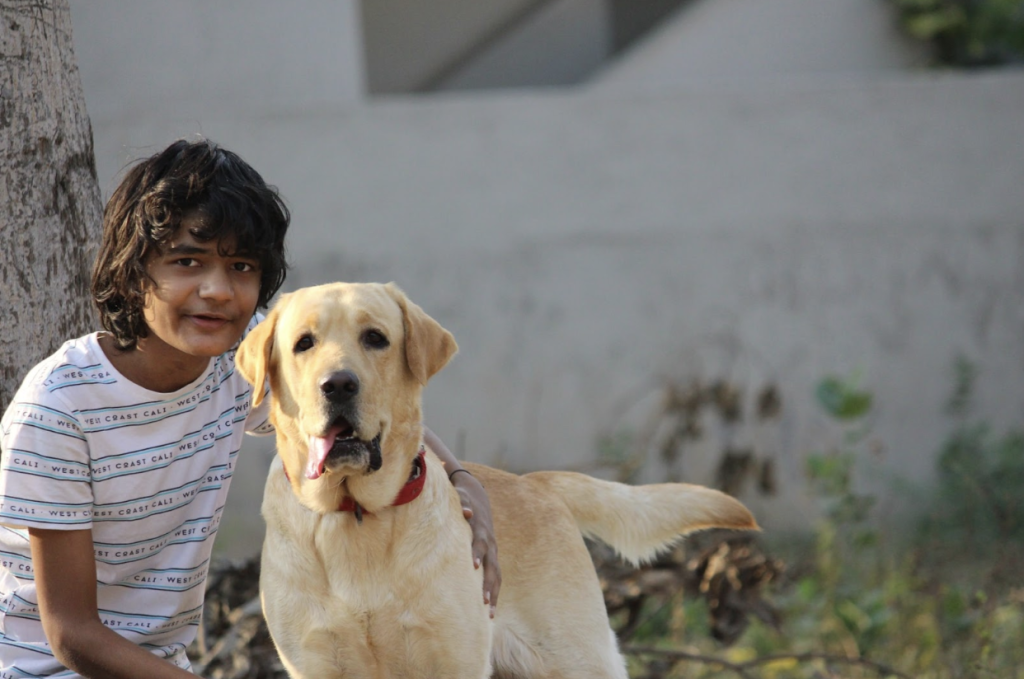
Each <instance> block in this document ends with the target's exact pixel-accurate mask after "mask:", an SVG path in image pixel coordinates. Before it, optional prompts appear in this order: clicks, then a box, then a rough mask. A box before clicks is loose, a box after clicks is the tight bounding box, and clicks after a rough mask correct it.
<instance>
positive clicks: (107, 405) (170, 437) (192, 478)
mask: <svg viewBox="0 0 1024 679" xmlns="http://www.w3.org/2000/svg"><path fill="white" fill-rule="evenodd" d="M258 320H259V318H254V319H253V322H252V323H250V328H252V327H253V326H254V325H255V323H256V322H258ZM250 396H251V387H250V386H249V384H248V383H246V381H245V380H244V379H242V377H241V376H240V375H239V374H238V373H237V372H236V370H235V361H234V351H231V352H228V353H226V354H224V355H222V356H220V357H218V358H215V359H211V360H210V364H209V366H208V368H207V370H206V372H205V373H204V374H203V375H202V376H200V377H199V378H198V379H197V380H196V381H194V382H192V383H191V384H189V385H187V386H185V387H183V388H182V389H180V390H178V391H176V392H173V393H160V392H153V391H149V390H147V389H144V388H142V387H140V386H139V385H137V384H135V383H133V382H131V381H129V380H127V379H125V378H124V377H123V376H121V375H120V374H119V373H118V372H117V371H116V370H115V369H114V368H113V367H112V366H111V365H110V362H109V361H108V360H107V358H106V356H105V355H104V353H103V350H102V349H101V348H100V346H99V343H98V342H97V335H96V334H95V333H94V334H91V335H86V336H85V337H81V338H79V339H75V340H71V341H69V342H67V343H65V344H64V346H62V347H61V348H60V350H58V351H57V352H56V353H55V354H53V355H52V356H50V357H49V358H47V359H46V360H44V361H43V362H42V363H40V364H39V365H37V366H35V368H33V369H32V371H31V372H30V373H29V374H28V376H27V377H26V378H25V380H24V382H23V383H22V385H21V388H20V389H19V390H18V392H17V393H16V394H15V396H14V399H13V401H12V403H11V405H10V406H9V407H8V408H7V411H6V413H5V414H4V416H3V420H2V422H0V524H2V525H0V678H4V679H6V678H8V677H12V678H13V677H33V676H45V677H50V676H59V677H76V676H78V675H76V674H75V673H73V672H71V671H70V670H67V669H65V668H64V667H63V666H61V665H60V664H59V663H58V662H57V661H56V660H55V659H54V657H53V654H52V652H51V650H50V647H49V645H48V644H47V643H46V637H45V635H44V634H43V628H42V624H41V623H40V620H39V607H38V601H37V598H36V588H35V582H34V580H33V572H32V561H31V559H30V550H29V542H28V531H27V530H26V529H27V528H28V527H38V528H49V529H66V530H76V529H86V528H90V529H92V537H93V544H94V549H95V555H96V576H97V602H98V607H99V614H100V617H101V618H102V620H103V623H104V624H105V625H106V626H107V627H109V628H110V629H112V630H114V631H115V632H117V633H118V634H120V635H121V636H123V637H125V638H127V639H129V640H131V641H132V642H134V643H136V644H138V645H140V646H142V647H144V648H147V649H149V650H151V651H152V652H153V653H155V654H157V655H160V656H161V657H165V658H167V659H168V660H170V661H171V662H173V663H174V664H175V665H178V666H179V667H182V668H189V662H188V659H187V658H186V656H185V648H186V647H187V646H188V645H189V644H190V643H191V642H192V640H193V638H194V637H195V635H196V631H197V629H198V623H199V618H200V614H201V612H202V606H203V596H204V590H205V580H206V574H207V569H208V567H209V563H210V554H211V550H212V547H213V542H214V536H215V535H216V533H217V526H218V524H219V523H220V518H221V512H222V511H223V509H224V502H225V498H226V496H227V492H228V486H229V485H230V483H231V477H232V473H233V471H234V467H235V458H236V456H237V454H238V450H239V448H240V447H241V445H242V436H243V433H244V432H245V431H250V432H252V433H259V434H263V433H270V432H271V431H273V428H272V426H271V425H270V424H269V422H268V421H267V413H268V407H267V406H268V405H269V399H268V400H264V402H263V403H262V404H261V405H260V407H259V408H256V409H251V408H250V405H251V401H252V399H251V397H250Z"/></svg>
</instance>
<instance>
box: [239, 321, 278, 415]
mask: <svg viewBox="0 0 1024 679" xmlns="http://www.w3.org/2000/svg"><path fill="white" fill-rule="evenodd" d="M279 306H280V301H279V302H278V304H277V305H275V306H274V308H273V309H271V311H270V313H269V314H267V317H266V318H264V319H263V322H262V323H260V324H259V325H257V326H256V327H255V328H253V329H252V330H251V331H249V334H248V335H246V336H245V339H243V340H242V343H241V344H239V345H238V351H236V352H235V368H237V369H238V373H239V374H240V375H241V376H242V377H244V378H245V381H246V382H248V383H249V384H251V385H252V386H253V391H252V404H253V406H258V405H259V404H260V403H262V402H263V393H264V392H265V391H266V390H265V389H264V386H263V385H265V384H266V381H267V368H268V366H270V352H271V351H272V350H273V348H274V328H275V326H276V325H277V317H278V316H279V315H280V314H279V313H278V311H277V310H278V308H279Z"/></svg>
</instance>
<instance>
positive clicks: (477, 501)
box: [423, 427, 501, 618]
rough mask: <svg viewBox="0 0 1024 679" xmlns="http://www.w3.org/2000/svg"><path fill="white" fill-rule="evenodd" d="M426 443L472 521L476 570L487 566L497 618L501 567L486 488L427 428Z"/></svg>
mask: <svg viewBox="0 0 1024 679" xmlns="http://www.w3.org/2000/svg"><path fill="white" fill-rule="evenodd" d="M423 441H424V443H426V444H427V445H428V446H429V447H430V449H431V450H432V451H434V454H435V455H437V457H438V459H439V460H441V462H442V463H444V468H445V471H446V472H447V473H448V478H449V480H451V482H452V485H453V486H455V490H456V491H458V493H459V500H460V502H461V503H462V515H463V516H464V517H466V520H467V521H469V528H470V530H471V531H472V532H473V566H475V567H476V568H480V567H481V566H483V569H484V603H485V604H487V605H488V606H490V607H491V608H490V614H491V617H492V618H493V617H494V609H495V607H496V606H497V605H498V590H500V589H501V568H500V567H499V566H498V543H497V541H496V540H495V539H494V523H493V521H492V520H491V501H490V500H489V499H488V497H487V491H486V490H484V487H483V484H481V483H480V482H479V481H477V480H476V478H475V477H474V476H472V475H471V474H469V473H468V472H467V471H466V470H465V469H463V468H462V465H461V464H459V461H458V460H456V459H455V456H454V455H453V454H452V451H450V450H448V446H446V445H445V444H444V442H443V441H441V439H439V438H437V435H436V434H435V433H434V432H432V431H430V429H428V428H427V427H423ZM456 470H461V471H458V472H456Z"/></svg>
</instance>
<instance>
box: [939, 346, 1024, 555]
mask: <svg viewBox="0 0 1024 679" xmlns="http://www.w3.org/2000/svg"><path fill="white" fill-rule="evenodd" d="M977 373H978V371H977V368H976V367H975V366H974V365H973V364H972V363H971V362H970V361H968V360H966V359H965V358H962V357H961V358H958V359H957V361H956V363H955V365H954V389H953V394H952V396H951V398H950V399H949V402H948V406H947V412H948V413H949V414H950V416H951V417H952V418H953V419H954V421H955V426H954V427H953V429H952V430H951V431H950V433H949V436H948V437H947V439H946V441H945V443H944V444H943V446H942V449H941V450H940V452H939V456H938V460H937V463H936V472H937V479H938V490H937V493H936V498H935V499H936V501H935V502H934V503H933V507H932V509H931V511H930V513H929V515H928V516H927V517H926V518H925V520H924V522H923V534H924V537H926V538H929V539H935V538H937V537H938V536H939V535H940V534H941V535H942V536H943V540H944V541H947V542H948V541H949V540H951V539H952V540H956V541H958V542H959V543H960V544H961V545H963V546H965V547H970V548H973V549H980V550H982V551H988V550H989V549H991V548H995V549H1001V548H1002V547H1003V546H1005V545H1011V544H1014V543H1019V542H1020V541H1021V540H1022V539H1024V432H1022V431H1020V430H1016V429H1011V430H1009V431H1007V432H1005V433H1004V434H1002V435H998V434H996V433H994V432H993V429H992V426H991V425H990V424H989V423H988V422H986V421H983V420H980V419H978V418H977V417H976V416H975V415H974V412H973V410H974V407H973V406H974V403H973V395H974V389H975V386H974V385H975V381H976V379H977Z"/></svg>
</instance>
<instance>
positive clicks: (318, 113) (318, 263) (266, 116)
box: [73, 3, 1024, 553]
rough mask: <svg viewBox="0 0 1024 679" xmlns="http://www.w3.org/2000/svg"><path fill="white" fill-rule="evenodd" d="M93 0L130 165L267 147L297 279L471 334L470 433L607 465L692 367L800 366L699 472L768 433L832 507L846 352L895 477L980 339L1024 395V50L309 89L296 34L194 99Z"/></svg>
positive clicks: (107, 179)
mask: <svg viewBox="0 0 1024 679" xmlns="http://www.w3.org/2000/svg"><path fill="white" fill-rule="evenodd" d="M73 9H74V18H75V20H76V35H75V40H76V49H77V51H78V56H79V60H80V66H81V71H82V76H83V81H84V85H85V90H86V97H87V103H88V106H89V110H90V114H91V115H92V117H93V126H94V132H95V138H96V152H97V165H98V169H99V173H100V178H101V183H102V185H103V187H104V190H105V193H106V194H109V192H110V189H111V187H112V186H113V183H114V181H115V175H116V174H117V172H118V170H119V169H120V168H121V167H122V165H123V163H124V161H125V159H126V157H138V156H140V155H143V154H148V153H151V152H154V151H156V150H159V148H162V147H163V146H164V145H165V144H166V143H168V142H169V141H171V140H172V139H173V138H175V137H176V136H179V135H187V134H194V133H196V132H203V133H205V134H206V135H207V136H209V137H210V138H212V139H215V140H217V141H219V142H221V143H223V144H224V145H225V146H227V147H228V148H231V149H233V150H235V151H237V152H239V153H240V154H241V155H242V156H243V157H245V158H246V159H247V160H249V161H250V162H251V163H252V164H253V165H254V166H255V167H257V168H258V169H259V170H260V171H261V172H262V173H263V174H264V176H265V177H266V178H267V180H268V181H270V182H272V183H275V184H277V185H279V186H280V187H281V189H282V191H283V193H284V195H285V197H286V199H287V200H288V202H289V205H290V206H291V207H292V209H293V214H294V222H293V224H294V226H293V232H292V234H291V237H290V251H291V260H292V263H293V265H294V268H293V271H292V274H291V276H290V278H289V283H288V287H289V288H293V287H296V286H298V285H307V284H313V283H318V282H322V281H327V280H333V279H338V278H341V279H355V280H380V281H386V280H395V281H398V282H399V283H400V284H401V285H402V286H403V287H404V288H405V289H406V290H407V291H408V292H409V293H410V294H411V295H412V296H413V298H414V299H415V300H416V301H417V302H419V303H420V304H421V305H422V306H423V307H424V308H425V309H426V310H427V311H428V312H430V313H432V314H433V315H434V316H435V317H436V318H438V319H439V320H440V321H441V322H442V323H443V324H444V325H445V326H447V327H448V328H449V329H451V330H452V331H453V332H454V333H455V336H456V338H457V339H458V341H459V342H460V345H461V348H462V350H461V353H460V354H459V356H458V357H457V358H456V359H455V361H454V363H453V364H452V365H451V367H450V368H448V369H446V370H445V371H444V372H442V373H441V374H439V375H438V376H437V378H436V379H435V381H434V382H433V383H432V384H431V386H430V388H429V389H428V391H427V404H426V412H427V419H428V422H429V423H430V425H431V426H432V428H434V429H435V430H436V431H437V432H438V433H439V434H440V435H441V437H442V438H443V439H444V440H446V441H447V442H448V443H449V444H450V445H451V446H452V447H453V448H456V449H458V450H460V451H461V452H462V454H463V455H464V456H465V457H467V458H469V459H472V460H478V461H484V462H492V463H500V464H503V465H505V466H508V467H511V468H513V469H530V468H536V467H566V466H579V465H584V464H586V463H588V462H589V461H592V460H593V458H594V454H595V449H596V445H597V444H596V441H597V439H598V438H599V437H600V436H601V435H602V434H606V433H609V432H615V431H617V430H620V429H622V428H625V427H628V426H636V425H637V423H640V422H642V421H643V420H644V418H645V417H646V416H648V415H650V413H651V412H652V411H653V409H654V408H655V403H654V400H655V397H656V390H657V387H658V385H659V384H660V383H661V382H662V381H663V380H664V379H667V378H680V379H681V378H685V377H686V376H688V375H696V376H699V377H702V378H706V379H716V378H726V379H730V380H732V381H734V382H736V383H738V384H740V385H743V386H746V387H748V388H750V389H757V388H759V387H760V386H762V385H763V384H765V383H767V382H769V381H772V382H776V383H778V384H779V386H780V388H781V389H782V395H783V403H784V411H783V417H782V419H781V420H780V421H779V422H778V423H775V424H771V425H764V426H760V427H753V426H742V427H732V428H729V427H723V428H713V429H710V430H709V435H708V438H707V440H706V442H705V445H703V446H701V447H698V448H697V449H694V450H692V451H690V452H689V453H688V454H687V457H686V459H685V460H684V461H683V464H682V467H681V469H680V471H681V472H682V473H683V474H684V475H686V476H687V477H688V478H690V479H693V480H697V481H708V480H710V476H709V475H710V471H711V468H712V467H713V464H714V461H715V456H716V455H717V450H718V448H719V447H720V446H721V445H723V444H725V443H729V442H742V441H745V440H746V441H750V442H752V443H753V444H755V445H756V446H757V447H758V449H759V451H760V452H761V453H762V454H765V455H771V456H773V457H774V459H775V460H776V462H777V464H778V466H779V468H780V491H781V493H780V495H778V496H776V497H775V498H772V499H764V498H759V497H757V496H756V495H755V494H752V493H748V494H747V496H745V499H747V500H748V501H750V502H751V504H752V505H753V506H754V507H755V509H756V510H757V512H758V514H759V518H761V519H762V522H763V523H764V525H766V526H767V527H768V528H769V529H778V528H781V527H787V526H794V525H802V524H803V522H805V521H806V519H807V516H808V515H809V513H810V511H809V510H810V509H812V508H813V506H814V504H813V502H812V501H811V500H810V499H809V497H808V496H807V494H806V493H805V492H804V485H803V480H802V464H803V459H804V457H805V455H806V454H807V453H808V452H811V451H815V450H819V449H821V448H822V447H823V446H826V445H828V444H829V443H830V442H834V441H835V436H836V432H835V431H834V430H831V429H829V427H828V423H827V422H826V421H825V420H824V418H822V417H821V416H820V414H819V413H818V410H817V407H816V405H815V404H814V401H813V397H812V395H811V391H812V389H813V386H814V384H815V383H816V382H817V380H818V379H819V378H821V377H822V376H823V375H825V374H827V373H832V372H836V373H840V374H846V373H849V372H850V371H854V370H860V371H861V373H862V381H863V383H864V384H865V385H866V386H867V387H868V388H870V389H871V390H873V391H874V393H875V395H876V400H877V405H878V408H877V413H876V417H875V420H874V422H873V426H874V431H875V433H876V439H877V442H878V443H879V445H880V448H879V450H880V455H878V456H875V457H871V459H870V460H866V461H865V463H864V464H865V468H866V470H867V475H868V476H871V477H872V478H873V481H874V484H875V486H876V487H879V488H886V487H887V486H886V479H888V478H891V477H894V476H897V475H901V476H903V475H905V476H908V477H911V478H914V479H927V478H928V475H929V472H930V469H931V464H932V455H933V454H934V452H935V451H936V449H937V447H938V445H939V443H940V441H941V439H942V437H943V435H944V434H945V431H946V426H947V425H948V422H947V421H946V420H945V419H944V416H943V415H942V406H943V403H944V400H945V398H946V396H947V394H948V390H949V388H950V386H951V381H950V379H949V374H950V366H951V362H952V360H953V358H954V357H955V356H956V355H957V354H958V353H961V352H962V353H964V354H966V355H967V356H968V357H970V358H972V359H974V360H975V361H977V362H978V364H979V366H980V368H981V370H982V375H981V385H980V387H981V393H980V406H981V407H980V409H979V412H980V413H981V414H982V415H983V416H984V417H986V418H987V419H990V420H991V421H992V422H993V423H994V424H996V425H997V426H1005V425H1009V424H1019V423H1020V413H1021V412H1022V407H1024V343H1022V341H1021V337H1022V336H1024V305H1022V304H1021V303H1020V300H1021V299H1022V297H1021V295H1022V293H1024V266H1022V263H1024V262H1022V259H1024V191H1021V188H1020V187H1021V186H1022V184H1024V181H1022V180H1024V134H1022V132H1024V118H1022V114H1021V111H1024V74H1021V73H1014V72H1006V73H1004V74H994V75H988V76H981V77H959V76H957V77H954V76H948V77H934V76H927V77H892V78H889V79H887V80H886V81H885V82H869V81H861V82H845V83H844V84H842V85H830V84H828V83H822V82H819V83H814V84H811V83H806V84H802V85H796V84H789V85H785V86H781V85H773V86H763V85H757V84H756V83H752V84H751V85H750V86H746V87H742V88H739V87H737V88H728V87H722V88H717V89H715V90H714V91H712V90H709V89H707V88H680V89H676V90H672V91H668V92H663V93H660V94H647V95H644V96H635V95H621V94H617V93H616V92H614V91H608V92H602V91H591V92H582V93H555V92H551V93H547V94H543V95H541V94H531V93H519V94H514V95H491V96H486V97H470V96H463V97H449V98H427V99H424V98H418V99H398V100H393V101H390V102H388V103H385V104H375V103H368V104H365V105H357V104H352V103H349V102H348V101H347V100H346V98H345V97H342V96H338V97H337V98H336V99H335V100H332V101H323V100H320V99H317V97H314V96H313V95H309V97H308V98H307V99H302V100H301V101H300V102H299V103H298V104H296V103H295V102H296V100H295V98H294V97H293V96H292V95H291V94H290V92H291V89H290V88H291V87H292V83H291V81H290V78H291V75H292V74H293V73H295V72H296V71H295V70H293V68H298V63H299V62H298V61H296V62H294V63H293V62H289V61H288V58H284V57H282V58H283V59H284V61H283V63H284V64H286V65H287V64H289V63H293V67H290V68H283V69H281V70H280V71H276V73H277V76H275V77H278V78H279V79H278V80H274V81H272V82H270V83H268V84H267V85H266V86H265V88H264V89H265V90H266V91H265V92H264V94H263V96H264V97H265V98H266V99H267V100H268V101H272V102H275V105H276V103H279V102H283V105H282V106H281V107H280V108H277V107H264V106H259V105H257V103H256V102H255V100H254V99H253V98H252V96H253V95H252V93H253V92H255V91H256V88H252V89H249V86H245V87H244V88H242V89H240V90H238V92H239V94H238V95H237V96H234V95H232V96H230V97H229V96H227V94H226V93H227V92H230V91H233V90H230V89H227V90H224V92H225V94H224V96H222V97H220V98H219V99H218V101H216V102H214V103H210V101H209V100H208V99H207V98H206V96H205V95H204V97H202V98H197V99H196V106H195V109H194V110H195V111H196V112H190V111H189V110H188V109H189V107H187V106H184V105H182V106H178V105H177V104H179V103H182V102H185V101H189V99H188V97H185V96H184V95H183V97H181V98H172V99H171V100H166V99H156V100H155V101H154V103H153V104H151V105H144V104H145V102H144V101H143V100H142V99H141V98H140V97H139V92H142V91H144V92H150V93H156V92H158V91H160V90H161V88H160V87H159V86H158V84H159V81H160V79H161V78H168V79H170V80H171V81H172V82H173V81H174V77H173V74H171V73H170V72H169V71H170V69H169V68H168V67H167V66H166V65H161V63H160V62H161V60H162V57H161V59H154V55H155V54H157V51H155V50H154V51H145V52H140V51H139V50H138V48H137V47H133V46H131V45H129V44H127V43H116V42H115V43H113V44H108V43H106V42H104V40H103V38H104V36H105V32H104V31H103V30H100V28H101V27H102V26H103V25H105V24H104V23H103V22H99V21H97V22H96V23H94V24H92V25H91V26H92V27H91V28H90V27H89V26H90V24H88V23H86V24H80V23H78V22H79V20H80V17H82V12H81V5H78V7H77V8H75V7H74V3H73ZM238 30H242V29H241V28H239V29H238ZM246 30H249V29H246ZM115 47H116V49H115ZM303 49H307V50H309V52H310V53H312V54H321V51H322V50H327V49H338V48H337V47H336V46H325V45H322V44H319V43H317V42H316V41H310V43H309V44H308V45H306V46H304V47H303ZM124 61H137V62H138V63H135V64H132V65H131V66H128V65H125V64H123V63H121V62H124ZM147 62H148V63H149V66H147V65H146V64H147ZM229 66H230V67H229ZM150 68H152V69H153V71H152V72H153V75H152V76H151V77H150V78H149V80H150V81H151V82H148V83H147V82H145V81H146V78H145V77H143V76H145V75H146V74H148V73H150ZM220 68H223V69H225V71H224V73H222V74H221V76H219V77H222V78H224V79H226V81H230V82H233V81H234V80H235V79H236V78H237V79H240V80H246V79H247V78H248V77H250V76H248V75H246V71H245V68H247V66H245V64H237V63H234V62H231V63H230V64H226V65H223V66H222V67H220ZM118 69H121V70H122V71H123V72H124V73H126V74H127V75H125V76H124V78H123V81H122V82H123V84H124V86H123V87H121V86H117V85H116V83H115V82H113V81H112V80H111V79H110V76H109V71H111V70H114V71H117V70H118ZM161 69H162V70H161ZM233 69H241V71H239V72H236V71H235V70H233ZM299 70H301V69H299ZM324 77H325V78H327V77H328V76H327V75H325V76H324ZM332 77H340V76H332ZM200 80H201V79H200ZM318 83H319V86H320V87H321V88H322V91H331V92H335V91H336V88H334V87H328V86H326V85H324V84H323V83H321V82H320V81H319V80H318ZM176 87H177V86H176ZM181 87H183V88H184V90H187V89H188V88H187V87H184V85H182V86H181ZM197 87H198V88H199V89H200V90H204V91H205V90H206V89H208V88H209V84H202V82H200V84H198V85H197ZM239 87H242V85H239ZM184 90H177V91H184ZM154 96H155V95H154ZM197 97H198V95H197ZM314 99H317V100H315V101H314ZM119 101H120V102H123V103H121V104H118V102H119ZM250 451H251V452H249V454H248V455H247V456H246V457H247V459H246V460H244V461H243V462H242V463H241V464H240V466H239V470H238V473H237V474H238V475H237V478H236V481H235V483H236V488H235V492H234V493H233V498H232V501H231V502H232V506H231V507H230V508H229V514H228V517H227V519H226V521H225V524H223V528H222V538H221V543H220V544H221V547H222V548H224V549H226V550H227V551H228V552H233V553H240V552H245V551H251V550H253V549H255V547H256V545H257V544H258V531H259V529H260V523H259V519H258V518H257V516H256V514H255V511H254V509H255V507H256V506H257V505H258V501H259V500H258V497H259V494H260V492H261V487H262V477H263V473H264V470H265V463H266V460H267V456H268V455H269V449H268V448H267V447H266V446H265V445H264V446H260V445H259V444H258V443H257V444H254V446H253V447H252V448H250ZM658 473H659V471H658V467H657V465H654V466H652V467H650V468H648V470H647V471H646V472H645V477H644V478H655V477H656V476H657V474H658ZM888 495H889V497H890V498H892V497H895V495H896V494H895V493H892V492H890V493H889V494H888ZM254 533H255V534H257V537H253V534H254Z"/></svg>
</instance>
